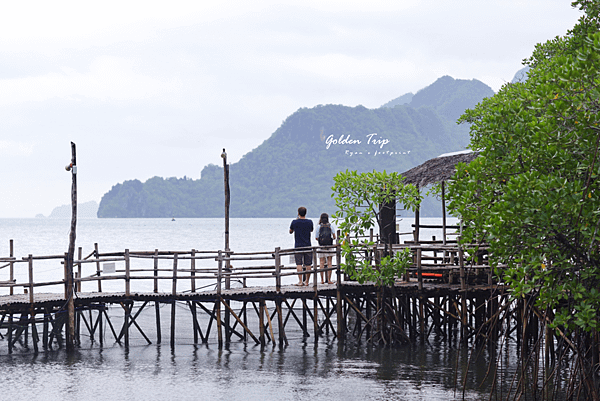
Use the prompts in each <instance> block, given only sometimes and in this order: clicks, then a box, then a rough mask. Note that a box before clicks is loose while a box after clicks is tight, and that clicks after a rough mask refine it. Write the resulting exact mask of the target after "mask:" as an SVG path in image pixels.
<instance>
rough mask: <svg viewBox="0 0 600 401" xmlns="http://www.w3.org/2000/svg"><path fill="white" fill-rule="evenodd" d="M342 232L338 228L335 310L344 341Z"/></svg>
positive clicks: (338, 329)
mask: <svg viewBox="0 0 600 401" xmlns="http://www.w3.org/2000/svg"><path fill="white" fill-rule="evenodd" d="M339 238H340V232H339V230H338V235H337V239H336V247H335V259H336V267H337V268H336V271H335V274H336V276H337V278H336V282H335V290H336V305H335V312H336V317H337V336H338V340H339V341H343V340H344V337H345V335H346V329H345V326H344V316H343V310H342V270H341V267H340V264H341V261H342V248H341V245H340V241H339Z"/></svg>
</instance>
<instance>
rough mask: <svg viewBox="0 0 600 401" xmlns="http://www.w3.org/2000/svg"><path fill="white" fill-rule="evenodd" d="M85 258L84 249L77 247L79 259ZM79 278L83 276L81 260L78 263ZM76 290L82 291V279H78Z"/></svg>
mask: <svg viewBox="0 0 600 401" xmlns="http://www.w3.org/2000/svg"><path fill="white" fill-rule="evenodd" d="M81 259H83V249H82V248H81V247H79V248H77V260H81ZM77 278H81V262H79V263H77ZM75 291H77V292H81V281H78V282H77V284H76V285H75Z"/></svg>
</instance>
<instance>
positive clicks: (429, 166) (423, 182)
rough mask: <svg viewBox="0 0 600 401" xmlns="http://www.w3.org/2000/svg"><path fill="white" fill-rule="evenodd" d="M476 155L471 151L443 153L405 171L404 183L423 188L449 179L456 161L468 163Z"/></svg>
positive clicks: (476, 153)
mask: <svg viewBox="0 0 600 401" xmlns="http://www.w3.org/2000/svg"><path fill="white" fill-rule="evenodd" d="M477 156H479V152H471V151H465V152H456V153H447V154H443V155H441V156H438V157H436V158H435V159H430V160H427V161H426V162H425V163H423V164H421V165H420V166H417V167H413V168H411V169H410V170H408V171H405V172H404V173H402V176H403V177H404V182H405V183H408V184H414V185H416V186H417V187H419V188H423V187H425V186H427V185H429V184H434V183H437V182H442V181H447V180H449V179H450V178H452V176H453V175H454V172H455V171H456V169H455V166H456V165H457V164H458V163H460V162H463V163H470V162H472V161H473V160H475V158H477Z"/></svg>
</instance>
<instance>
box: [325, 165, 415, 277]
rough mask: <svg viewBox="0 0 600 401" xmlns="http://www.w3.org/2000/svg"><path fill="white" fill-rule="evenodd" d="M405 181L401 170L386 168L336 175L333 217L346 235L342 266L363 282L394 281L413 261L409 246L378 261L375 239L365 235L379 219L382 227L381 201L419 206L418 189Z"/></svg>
mask: <svg viewBox="0 0 600 401" xmlns="http://www.w3.org/2000/svg"><path fill="white" fill-rule="evenodd" d="M403 181H404V177H402V176H401V175H400V174H398V173H395V172H394V173H390V174H388V173H387V172H385V171H383V172H377V171H373V172H370V173H358V172H356V171H345V172H340V173H338V174H337V175H336V176H335V177H334V182H335V184H334V186H333V188H332V190H333V192H334V196H335V203H336V207H337V211H336V212H335V214H334V215H333V217H334V218H335V219H336V221H337V222H338V227H339V229H340V231H341V233H342V234H341V235H342V236H343V237H345V240H344V241H342V245H341V248H342V255H343V256H344V259H345V262H344V263H343V264H342V268H343V270H344V272H346V273H347V274H349V275H350V277H352V279H354V280H357V281H358V282H360V283H364V282H365V281H373V282H375V283H376V284H377V285H380V286H381V285H383V286H388V285H392V284H393V283H394V279H395V277H397V276H399V275H401V274H402V273H404V272H405V271H406V268H407V267H408V266H409V265H410V263H411V256H410V252H409V250H408V249H404V250H402V251H400V252H397V253H395V254H394V255H388V256H385V257H383V258H382V259H381V260H380V261H379V263H376V262H377V261H374V260H372V258H371V255H372V253H369V251H370V250H371V249H372V247H373V246H374V243H373V242H371V241H368V240H366V239H365V238H364V237H365V233H366V232H367V230H370V229H371V228H372V227H374V224H375V223H377V224H378V225H379V229H380V232H381V231H382V221H381V209H380V205H383V204H386V203H395V202H396V201H398V202H399V203H402V204H404V206H405V208H408V209H411V210H413V211H414V210H415V209H416V208H417V207H418V205H419V203H420V201H421V197H420V195H419V191H418V189H417V188H416V187H415V186H414V185H412V184H404V182H403ZM374 262H375V263H374Z"/></svg>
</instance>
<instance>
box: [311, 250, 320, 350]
mask: <svg viewBox="0 0 600 401" xmlns="http://www.w3.org/2000/svg"><path fill="white" fill-rule="evenodd" d="M312 256H313V276H314V277H313V290H314V295H313V328H314V332H315V335H314V339H315V342H316V341H317V340H318V339H319V320H318V319H317V315H318V313H319V305H318V304H317V299H318V298H319V290H318V288H317V280H318V273H317V270H319V261H318V260H317V249H316V248H313V249H312Z"/></svg>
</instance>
